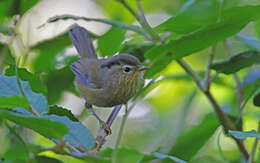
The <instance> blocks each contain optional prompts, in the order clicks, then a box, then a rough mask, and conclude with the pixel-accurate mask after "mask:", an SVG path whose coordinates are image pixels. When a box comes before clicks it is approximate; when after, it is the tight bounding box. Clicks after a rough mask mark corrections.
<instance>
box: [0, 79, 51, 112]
mask: <svg viewBox="0 0 260 163" xmlns="http://www.w3.org/2000/svg"><path fill="white" fill-rule="evenodd" d="M20 82H21V88H22V89H23V91H24V95H25V97H26V99H27V100H28V102H29V104H30V105H31V106H32V108H33V109H35V110H36V111H37V112H38V113H40V114H43V113H46V112H47V111H48V103H47V100H46V98H45V96H43V95H42V94H40V93H35V92H33V91H32V89H31V87H30V84H29V82H27V81H20ZM12 96H23V95H22V93H21V92H20V89H19V86H18V84H17V79H16V77H15V76H11V77H9V76H4V75H0V98H1V97H12Z"/></svg>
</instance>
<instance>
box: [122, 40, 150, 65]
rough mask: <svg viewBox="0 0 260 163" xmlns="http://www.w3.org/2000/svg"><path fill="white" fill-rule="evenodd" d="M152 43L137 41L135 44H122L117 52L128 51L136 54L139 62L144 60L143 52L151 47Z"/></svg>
mask: <svg viewBox="0 0 260 163" xmlns="http://www.w3.org/2000/svg"><path fill="white" fill-rule="evenodd" d="M152 47H153V44H151V43H137V44H127V43H126V44H124V45H123V48H122V49H121V50H120V51H119V53H128V54H132V55H134V56H136V57H137V58H138V59H139V60H140V61H141V62H143V61H144V60H145V58H144V54H145V52H146V51H148V50H149V49H151V48H152Z"/></svg>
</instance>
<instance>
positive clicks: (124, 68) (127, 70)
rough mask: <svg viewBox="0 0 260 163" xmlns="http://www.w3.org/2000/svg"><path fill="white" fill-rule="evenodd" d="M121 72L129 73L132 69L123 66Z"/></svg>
mask: <svg viewBox="0 0 260 163" xmlns="http://www.w3.org/2000/svg"><path fill="white" fill-rule="evenodd" d="M123 71H124V72H125V73H129V72H131V71H133V67H131V66H128V65H125V66H123Z"/></svg>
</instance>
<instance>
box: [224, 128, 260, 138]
mask: <svg viewBox="0 0 260 163" xmlns="http://www.w3.org/2000/svg"><path fill="white" fill-rule="evenodd" d="M228 132H229V133H230V134H231V135H232V136H234V137H235V138H237V139H242V140H243V139H246V138H248V137H251V138H258V139H260V134H259V133H258V132H257V131H256V130H251V131H244V132H242V131H232V130H229V131H228Z"/></svg>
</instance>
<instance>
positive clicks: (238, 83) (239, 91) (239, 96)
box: [223, 40, 243, 120]
mask: <svg viewBox="0 0 260 163" xmlns="http://www.w3.org/2000/svg"><path fill="white" fill-rule="evenodd" d="M223 45H224V47H225V49H226V53H227V56H228V57H229V58H230V57H231V56H232V53H231V47H230V43H229V42H228V41H227V40H225V41H224V42H223ZM233 77H234V80H235V82H236V90H237V101H238V113H239V115H238V120H240V119H241V118H242V109H243V108H242V106H243V105H242V102H243V94H242V85H241V81H240V79H239V77H238V76H237V74H236V73H234V74H233Z"/></svg>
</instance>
